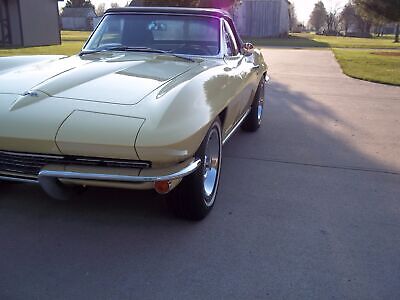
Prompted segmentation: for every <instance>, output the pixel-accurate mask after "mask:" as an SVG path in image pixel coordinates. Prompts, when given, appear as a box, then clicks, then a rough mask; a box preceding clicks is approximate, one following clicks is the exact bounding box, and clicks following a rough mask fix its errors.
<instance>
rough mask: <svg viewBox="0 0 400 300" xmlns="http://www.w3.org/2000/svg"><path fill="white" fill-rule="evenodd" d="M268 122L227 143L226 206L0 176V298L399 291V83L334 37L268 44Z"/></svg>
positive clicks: (318, 295)
mask: <svg viewBox="0 0 400 300" xmlns="http://www.w3.org/2000/svg"><path fill="white" fill-rule="evenodd" d="M264 54H265V58H266V60H267V62H268V63H269V65H270V75H271V79H272V81H271V85H270V86H269V88H268V90H267V103H266V110H265V111H266V112H265V116H264V123H263V127H262V128H261V129H260V131H258V132H257V133H255V134H249V133H245V132H238V133H237V134H236V135H235V136H234V137H233V138H232V139H231V140H230V141H229V143H228V144H227V145H226V147H225V148H224V156H223V159H224V161H223V171H222V172H223V174H222V179H221V185H220V191H219V196H218V199H217V203H216V206H215V209H214V210H213V212H212V213H211V214H210V216H209V217H208V218H207V219H206V220H204V221H203V222H200V223H191V222H185V221H180V220H176V219H174V218H173V217H171V215H170V214H169V213H168V212H167V211H166V209H165V206H164V204H163V201H162V200H160V198H159V197H158V196H157V195H156V194H155V193H147V192H145V193H144V192H132V191H118V190H107V189H90V190H89V191H88V192H87V193H86V194H84V195H82V196H81V197H80V198H79V199H76V201H72V202H55V201H53V200H51V199H49V198H48V197H47V196H46V195H45V194H44V193H43V192H42V191H41V190H40V188H39V187H36V186H31V185H16V184H10V185H6V186H1V187H0V193H1V196H0V241H1V243H0V270H1V272H0V298H1V299H32V298H33V299H88V298H96V299H111V298H119V299H121V298H133V297H135V298H141V299H188V298H193V299H205V298H211V299H221V298H234V299H253V298H261V299H263V298H271V299H299V298H302V299H327V298H329V299H344V298H346V299H399V298H400V250H399V249H400V88H399V87H391V86H384V85H379V84H373V83H368V82H363V81H359V80H355V79H351V78H348V77H346V76H344V75H343V74H342V72H341V70H340V67H339V66H338V64H337V62H336V60H335V58H334V56H333V54H332V52H331V51H329V50H289V49H288V50H283V49H265V50H264Z"/></svg>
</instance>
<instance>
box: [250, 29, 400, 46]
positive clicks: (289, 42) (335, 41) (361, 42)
mask: <svg viewBox="0 0 400 300" xmlns="http://www.w3.org/2000/svg"><path fill="white" fill-rule="evenodd" d="M245 40H247V41H252V42H254V43H255V44H256V45H258V46H272V47H301V48H313V47H318V48H321V47H326V48H363V49H399V50H400V44H396V43H393V40H394V37H393V36H384V37H376V38H375V37H374V38H370V39H367V38H351V37H340V36H324V35H316V34H312V33H295V34H291V35H290V36H289V37H288V38H281V39H275V38H274V39H252V38H245Z"/></svg>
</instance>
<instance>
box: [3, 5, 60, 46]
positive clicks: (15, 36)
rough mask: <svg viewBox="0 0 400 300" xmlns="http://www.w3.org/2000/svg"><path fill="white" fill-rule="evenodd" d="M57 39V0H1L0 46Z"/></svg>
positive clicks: (58, 31) (44, 43) (33, 43)
mask: <svg viewBox="0 0 400 300" xmlns="http://www.w3.org/2000/svg"><path fill="white" fill-rule="evenodd" d="M60 43H61V37H60V27H59V17H58V0H0V47H10V46H13V47H29V46H43V45H54V44H60Z"/></svg>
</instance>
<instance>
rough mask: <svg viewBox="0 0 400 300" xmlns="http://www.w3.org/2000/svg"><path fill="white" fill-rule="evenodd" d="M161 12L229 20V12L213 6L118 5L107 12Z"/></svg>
mask: <svg viewBox="0 0 400 300" xmlns="http://www.w3.org/2000/svg"><path fill="white" fill-rule="evenodd" d="M130 12H132V13H135V12H138V13H163V14H188V15H202V16H213V17H220V18H225V19H229V20H231V19H232V18H231V16H230V14H229V13H228V12H227V11H225V10H222V9H215V8H190V7H138V6H134V7H118V8H110V9H108V10H107V11H106V14H107V13H130Z"/></svg>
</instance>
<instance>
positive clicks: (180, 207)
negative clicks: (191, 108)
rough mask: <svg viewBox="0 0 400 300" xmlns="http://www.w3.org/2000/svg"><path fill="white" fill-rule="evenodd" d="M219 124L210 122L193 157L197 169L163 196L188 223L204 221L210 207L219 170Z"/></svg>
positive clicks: (213, 201) (176, 213)
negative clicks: (197, 166) (196, 163)
mask: <svg viewBox="0 0 400 300" xmlns="http://www.w3.org/2000/svg"><path fill="white" fill-rule="evenodd" d="M221 136H222V134H221V122H220V120H219V119H217V120H216V121H214V123H213V124H212V126H211V127H210V129H209V131H208V132H207V135H206V137H205V138H204V140H203V142H202V144H201V146H200V148H199V150H198V151H197V153H196V157H197V158H200V159H201V165H200V167H199V168H198V169H197V170H196V171H195V172H194V173H192V174H191V175H189V176H187V177H185V178H183V180H182V182H181V183H180V184H179V185H178V186H177V187H176V188H175V189H174V190H172V191H171V193H169V194H168V195H167V203H168V206H169V208H170V209H171V210H172V212H173V213H174V214H175V215H176V216H177V217H180V218H184V219H189V220H202V219H204V218H205V217H206V216H207V215H208V213H209V212H210V211H211V209H212V208H213V206H214V203H215V198H216V196H217V191H218V185H219V177H220V171H221V155H222V152H221V151H222V138H221Z"/></svg>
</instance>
